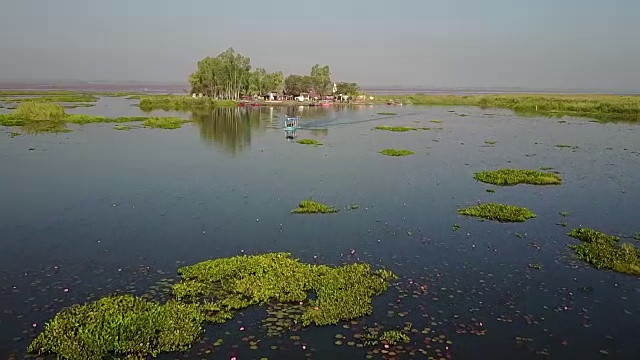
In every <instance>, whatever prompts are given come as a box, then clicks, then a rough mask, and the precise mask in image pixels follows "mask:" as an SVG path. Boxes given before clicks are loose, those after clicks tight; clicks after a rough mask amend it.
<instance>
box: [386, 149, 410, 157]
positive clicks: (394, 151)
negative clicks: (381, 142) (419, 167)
mask: <svg viewBox="0 0 640 360" xmlns="http://www.w3.org/2000/svg"><path fill="white" fill-rule="evenodd" d="M380 154H382V155H387V156H408V155H413V154H415V152H413V151H411V150H404V149H383V150H380Z"/></svg>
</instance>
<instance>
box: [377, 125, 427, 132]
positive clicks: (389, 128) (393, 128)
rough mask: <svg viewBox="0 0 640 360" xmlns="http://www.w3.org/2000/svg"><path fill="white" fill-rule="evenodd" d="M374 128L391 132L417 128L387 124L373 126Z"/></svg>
mask: <svg viewBox="0 0 640 360" xmlns="http://www.w3.org/2000/svg"><path fill="white" fill-rule="evenodd" d="M375 129H376V130H385V131H393V132H405V131H412V130H418V129H416V128H414V127H411V126H388V125H380V126H376V127H375Z"/></svg>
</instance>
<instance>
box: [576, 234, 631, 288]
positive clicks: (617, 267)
mask: <svg viewBox="0 0 640 360" xmlns="http://www.w3.org/2000/svg"><path fill="white" fill-rule="evenodd" d="M567 235H569V236H571V237H573V238H576V239H578V240H580V241H581V242H582V243H581V244H578V245H570V247H571V249H573V250H574V251H575V253H576V256H577V257H578V259H580V260H582V261H584V262H586V263H588V264H590V265H591V266H593V267H594V268H596V269H600V270H613V271H616V272H620V273H625V274H631V275H638V276H640V249H639V248H637V247H635V246H633V245H632V244H629V243H624V244H622V245H618V242H619V241H620V238H618V237H616V236H612V235H607V234H605V233H602V232H599V231H596V230H593V229H589V228H575V229H571V232H569V233H568V234H567Z"/></svg>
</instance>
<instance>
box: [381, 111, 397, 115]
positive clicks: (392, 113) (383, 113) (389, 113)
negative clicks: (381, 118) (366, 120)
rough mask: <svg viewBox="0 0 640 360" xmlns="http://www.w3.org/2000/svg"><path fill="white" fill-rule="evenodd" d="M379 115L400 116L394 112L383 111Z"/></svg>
mask: <svg viewBox="0 0 640 360" xmlns="http://www.w3.org/2000/svg"><path fill="white" fill-rule="evenodd" d="M378 115H398V114H396V113H394V112H384V111H383V112H379V113H378Z"/></svg>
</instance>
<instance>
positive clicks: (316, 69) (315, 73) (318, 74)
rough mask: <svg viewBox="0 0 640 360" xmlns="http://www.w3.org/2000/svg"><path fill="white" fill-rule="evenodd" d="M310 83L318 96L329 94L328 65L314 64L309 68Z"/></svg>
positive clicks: (329, 75)
mask: <svg viewBox="0 0 640 360" xmlns="http://www.w3.org/2000/svg"><path fill="white" fill-rule="evenodd" d="M310 77H311V83H312V84H313V90H315V92H316V93H318V94H319V95H321V96H322V95H326V94H329V93H330V92H331V89H330V88H329V86H330V85H331V71H330V70H329V65H325V66H320V64H315V65H313V67H312V68H311V74H310Z"/></svg>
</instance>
